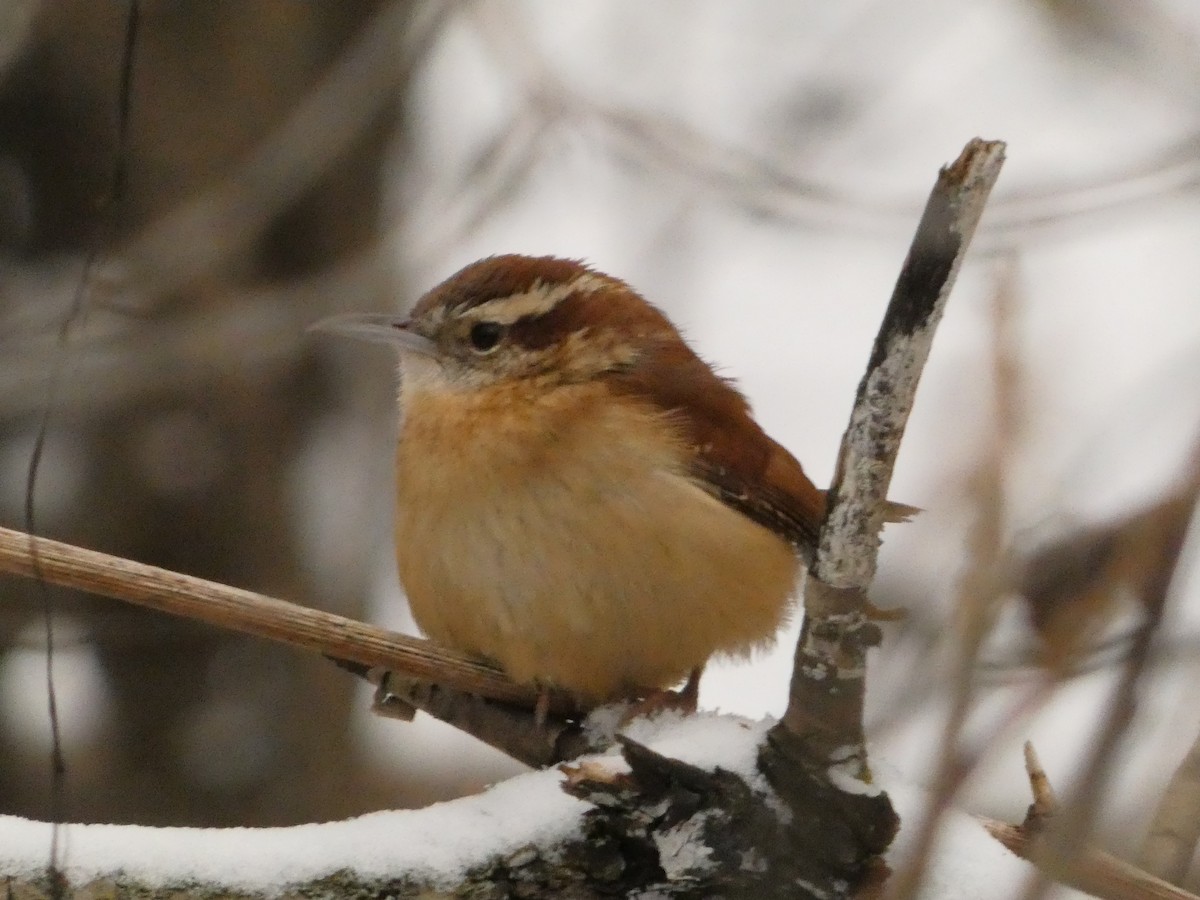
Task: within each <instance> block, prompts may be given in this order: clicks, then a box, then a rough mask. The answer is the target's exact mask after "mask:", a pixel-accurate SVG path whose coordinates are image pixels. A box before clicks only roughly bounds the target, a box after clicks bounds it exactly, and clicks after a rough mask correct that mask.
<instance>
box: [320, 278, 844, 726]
mask: <svg viewBox="0 0 1200 900" xmlns="http://www.w3.org/2000/svg"><path fill="white" fill-rule="evenodd" d="M326 324H327V325H328V327H329V328H330V329H331V330H337V331H341V332H345V333H350V334H355V335H358V336H360V337H367V338H371V339H376V340H384V341H386V342H388V343H390V344H392V345H393V346H395V347H396V348H397V349H398V350H399V351H400V390H399V398H400V409H401V423H400V430H399V441H398V445H397V448H396V479H397V493H398V501H399V502H398V506H397V515H396V554H397V561H398V564H399V573H400V580H401V582H402V584H403V587H404V590H405V593H406V594H407V596H408V600H409V603H410V604H411V606H412V613H413V617H414V619H415V620H416V622H417V624H418V625H419V626H420V627H421V629H422V630H423V631H424V632H425V634H426V635H428V637H430V638H431V639H432V640H434V641H435V642H437V643H439V644H442V645H444V646H446V647H450V648H454V649H457V650H461V651H465V652H468V653H472V654H477V655H479V656H482V657H485V658H487V659H490V660H493V661H494V662H496V663H497V664H499V665H500V666H501V668H503V669H504V671H505V672H506V673H507V674H508V675H509V676H510V677H511V678H512V679H513V680H515V681H517V682H522V683H532V684H536V685H538V686H541V687H543V688H549V687H554V688H559V689H563V690H566V691H568V692H570V693H571V694H573V695H574V696H575V697H576V698H577V699H578V700H579V701H580V702H581V703H584V704H591V705H594V704H598V703H603V702H607V701H611V700H614V699H618V698H626V697H631V696H635V695H638V694H639V692H644V691H645V690H647V689H651V690H654V689H658V690H660V691H661V690H663V689H665V688H667V687H669V686H671V685H674V684H677V683H679V682H680V681H681V680H683V679H684V678H685V677H687V678H688V685H687V687H686V688H685V689H684V692H683V693H682V695H681V696H683V697H685V698H686V699H687V701H688V702H689V703H690V705H691V707H692V708H694V705H695V697H696V689H697V684H698V679H699V673H700V671H701V670H702V669H703V666H704V664H705V662H706V661H707V660H708V659H709V658H710V657H711V656H713V655H714V654H724V655H732V656H743V655H746V654H748V653H750V652H751V651H753V650H754V649H756V648H759V647H762V646H764V645H767V644H769V643H770V642H771V641H772V640H773V638H774V636H775V634H776V632H777V631H778V629H779V628H780V626H781V624H782V623H783V622H784V621H785V619H786V618H787V616H788V613H789V609H790V607H791V601H792V597H793V595H794V593H795V589H796V584H797V580H798V576H799V573H800V567H801V561H802V560H805V559H807V558H808V557H809V556H810V554H811V552H812V549H813V547H814V544H815V541H816V538H817V532H818V529H819V527H820V524H821V520H822V517H823V515H824V512H825V494H824V492H823V491H821V490H819V489H818V488H817V487H816V486H815V485H814V484H813V483H812V482H811V481H810V480H809V479H808V476H806V475H805V474H804V470H803V469H802V468H801V466H800V463H798V462H797V461H796V459H795V458H794V457H793V456H792V455H791V454H790V453H789V452H788V451H787V450H785V449H784V448H783V447H782V446H780V445H779V444H778V443H776V442H775V441H774V440H772V439H771V438H770V437H768V436H767V434H766V433H765V432H764V431H763V430H762V429H761V428H760V427H759V425H758V423H757V422H755V420H754V418H753V417H752V415H751V411H750V407H749V405H748V404H747V402H746V399H745V397H743V396H742V394H741V393H740V392H739V391H738V390H737V388H735V387H734V385H733V384H732V383H731V382H730V381H728V380H727V379H725V378H722V377H720V376H718V375H717V374H716V373H715V372H714V371H713V369H712V368H711V367H710V366H709V365H708V363H706V362H705V361H704V360H702V359H701V358H700V357H699V356H697V355H696V353H695V352H694V351H693V350H692V349H691V347H689V346H688V344H687V343H686V342H685V341H684V339H683V338H682V337H681V336H680V334H679V332H678V331H677V330H676V328H675V327H674V326H673V325H672V324H671V322H670V321H669V320H668V319H667V317H666V316H665V315H664V314H663V313H662V312H661V311H660V310H659V309H658V308H656V307H655V306H653V305H652V304H650V303H649V302H647V301H646V300H645V299H643V298H642V297H641V296H640V295H639V294H638V293H637V292H636V291H635V290H634V289H633V288H631V287H630V286H629V285H628V284H626V283H625V282H623V281H621V280H620V279H618V278H613V277H611V276H609V275H605V274H603V273H601V272H599V271H596V270H595V269H593V268H590V267H588V266H587V265H585V264H584V263H582V262H579V261H576V260H570V259H559V258H556V257H549V256H545V257H529V256H519V255H505V256H493V257H489V258H487V259H483V260H479V261H478V262H474V263H472V264H470V265H468V266H466V267H465V268H463V269H462V270H460V271H459V272H457V273H455V274H454V275H452V276H450V277H449V278H448V279H446V280H445V281H444V282H442V283H441V284H439V285H438V286H437V287H435V288H433V289H432V290H431V291H429V293H427V294H425V296H424V297H422V298H421V300H420V301H419V302H418V303H417V305H416V306H415V307H414V308H413V310H412V312H411V314H410V315H409V316H407V317H396V316H389V315H376V314H351V315H349V316H340V317H337V318H336V319H334V320H331V322H329V323H326Z"/></svg>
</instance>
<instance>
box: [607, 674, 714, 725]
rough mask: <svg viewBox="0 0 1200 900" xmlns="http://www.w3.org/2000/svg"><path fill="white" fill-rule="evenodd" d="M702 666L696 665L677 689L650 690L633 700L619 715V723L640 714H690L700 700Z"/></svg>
mask: <svg viewBox="0 0 1200 900" xmlns="http://www.w3.org/2000/svg"><path fill="white" fill-rule="evenodd" d="M703 672H704V666H697V667H696V668H695V669H692V671H691V674H690V675H688V680H687V681H686V682H685V683H684V685H683V687H681V688H680V689H679V690H677V691H672V690H669V689H667V688H661V689H659V690H655V691H651V692H650V693H649V694H646V695H645V696H643V697H642V698H641V699H639V700H636V701H634V702H633V703H632V704H631V705H630V707H629V709H627V710H626V711H625V714H624V715H623V716H622V717H621V724H622V725H628V724H629V723H630V722H632V721H633V720H634V719H637V718H640V717H641V716H652V715H656V714H657V713H661V712H678V713H682V714H683V715H685V716H690V715H692V714H693V713H695V711H696V707H697V705H698V703H699V700H700V676H701V675H702V674H703Z"/></svg>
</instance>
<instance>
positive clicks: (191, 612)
mask: <svg viewBox="0 0 1200 900" xmlns="http://www.w3.org/2000/svg"><path fill="white" fill-rule="evenodd" d="M35 540H36V541H37V564H36V566H35V563H34V559H33V554H32V553H31V552H30V548H31V542H32V541H35ZM0 572H9V573H11V574H14V575H23V576H25V577H27V578H38V577H41V578H44V579H45V580H46V581H48V582H50V583H51V584H57V585H60V586H62V587H70V588H78V589H79V590H83V591H88V592H90V593H93V594H99V595H101V596H103V597H112V598H114V599H117V600H124V601H126V602H129V603H135V604H137V605H138V606H145V607H148V608H150V609H156V610H159V611H160V612H166V613H171V614H172V615H177V616H184V617H185V618H189V619H195V620H197V621H200V622H205V623H207V624H209V625H215V626H217V627H219V628H228V629H232V630H234V631H240V632H243V633H245V634H252V635H255V636H257V637H263V638H267V639H269V640H273V641H280V642H282V643H285V644H291V645H292V646H295V647H302V648H304V649H306V650H316V651H317V652H319V653H322V654H324V655H325V656H330V657H333V658H334V659H338V660H347V661H350V662H354V663H358V664H360V665H363V666H366V667H372V666H381V667H383V668H386V669H390V670H393V671H396V672H403V673H404V674H406V675H410V676H412V677H413V678H419V679H423V680H427V681H436V682H438V683H439V684H443V685H447V686H449V687H453V688H457V689H458V690H461V691H464V692H466V693H470V694H474V695H477V696H479V697H486V698H490V699H493V700H498V701H501V702H504V703H509V704H513V705H515V706H525V707H527V708H529V709H532V708H533V707H534V704H535V703H536V702H537V693H536V692H535V691H534V690H533V689H532V688H530V687H527V686H523V685H518V684H514V683H513V682H512V681H510V680H509V679H508V678H506V677H505V676H504V674H503V673H502V672H500V671H499V670H497V669H494V668H492V667H491V666H489V665H487V664H485V663H482V662H480V661H479V660H477V659H473V658H471V657H469V656H466V655H465V654H462V653H455V652H454V651H452V650H446V649H444V648H442V647H438V646H436V645H435V644H432V643H430V642H429V641H425V640H421V639H420V638H414V637H409V636H408V635H403V634H397V633H396V632H392V631H387V630H386V629H383V628H378V627H376V626H373V625H367V624H364V623H362V622H356V621H355V620H353V619H347V618H345V617H344V616H339V615H335V614H333V613H328V612H324V611H322V610H317V609H309V608H307V607H304V606H297V605H296V604H294V603H288V602H286V601H284V600H277V599H275V598H274V597H267V596H265V595H263V594H256V593H254V592H252V591H244V590H240V589H239V588H234V587H228V586H226V585H223V584H217V583H216V582H212V581H206V580H204V579H202V578H194V577H192V576H190V575H182V574H180V573H178V572H170V571H168V570H166V569H160V568H158V567H156V566H147V565H143V564H142V563H136V562H133V561H131V560H127V559H121V558H119V557H116V556H109V555H108V554H105V553H98V552H96V551H95V550H85V549H83V548H82V547H74V546H71V545H70V544H64V543H60V542H59V541H52V540H48V539H46V538H34V537H31V536H30V535H28V534H25V533H24V532H20V531H13V530H11V529H8V528H0ZM550 709H551V711H556V712H560V713H564V714H569V713H572V712H574V711H575V707H574V704H573V703H572V701H571V700H570V698H568V697H566V696H563V695H560V694H555V695H553V696H552V697H551V701H550Z"/></svg>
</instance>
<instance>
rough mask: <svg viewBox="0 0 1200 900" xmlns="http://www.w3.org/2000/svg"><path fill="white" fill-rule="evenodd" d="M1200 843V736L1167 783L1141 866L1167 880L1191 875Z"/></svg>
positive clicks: (1156, 811) (1140, 857) (1142, 851)
mask: <svg viewBox="0 0 1200 900" xmlns="http://www.w3.org/2000/svg"><path fill="white" fill-rule="evenodd" d="M1198 841H1200V737H1198V738H1197V739H1196V742H1195V743H1194V744H1192V748H1191V749H1190V750H1189V751H1188V753H1187V756H1185V757H1184V758H1183V762H1181V763H1180V764H1179V768H1178V769H1176V770H1175V774H1174V775H1172V776H1171V780H1170V781H1168V782H1167V786H1166V788H1165V789H1164V790H1163V795H1162V799H1161V800H1160V801H1159V803H1158V808H1157V809H1156V810H1155V811H1154V819H1153V820H1152V821H1151V823H1150V829H1149V832H1148V833H1147V835H1146V840H1145V843H1143V844H1142V849H1141V852H1140V853H1139V854H1138V863H1139V864H1140V865H1141V866H1142V868H1144V869H1145V870H1146V871H1148V872H1152V873H1154V874H1155V875H1157V876H1158V877H1159V878H1165V879H1166V880H1167V881H1173V882H1176V883H1178V882H1181V881H1183V879H1184V878H1185V877H1186V876H1187V873H1188V869H1189V868H1190V866H1191V862H1192V858H1193V857H1194V856H1195V855H1196V844H1197V842H1198Z"/></svg>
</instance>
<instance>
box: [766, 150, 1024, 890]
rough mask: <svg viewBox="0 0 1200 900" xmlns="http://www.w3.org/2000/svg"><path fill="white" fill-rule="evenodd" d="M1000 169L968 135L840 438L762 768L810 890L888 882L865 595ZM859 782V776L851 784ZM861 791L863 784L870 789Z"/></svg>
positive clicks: (924, 221)
mask: <svg viewBox="0 0 1200 900" xmlns="http://www.w3.org/2000/svg"><path fill="white" fill-rule="evenodd" d="M1003 162H1004V144H1003V143H1002V142H999V141H982V140H978V139H976V140H973V141H971V142H970V143H969V144H967V146H966V148H964V150H963V152H962V154H961V155H960V156H959V158H958V159H957V160H956V161H955V162H954V163H953V164H952V165H950V166H948V167H946V168H944V169H942V171H941V173H940V174H939V176H938V180H937V183H936V184H935V185H934V188H933V192H932V193H931V194H930V197H929V202H928V204H927V205H926V207H925V213H924V215H923V216H922V217H921V222H920V224H919V225H918V227H917V233H916V235H915V237H914V238H913V242H912V246H911V248H910V249H909V252H908V257H907V258H906V259H905V261H904V266H903V268H902V269H901V271H900V277H899V279H898V280H897V282H896V288H895V291H894V292H893V294H892V299H891V303H890V304H889V306H888V309H887V313H886V314H885V316H884V320H883V324H882V326H881V327H880V331H879V335H878V337H877V338H876V340H875V347H874V349H873V350H872V352H871V359H870V362H869V363H868V366H867V372H866V375H865V376H864V377H863V380H862V383H861V384H860V385H859V388H858V395H857V397H856V398H855V402H854V408H853V411H852V413H851V416H850V425H849V427H848V428H847V429H846V434H845V436H844V437H843V439H842V447H841V452H840V454H839V457H838V465H837V471H836V473H835V475H834V481H833V486H832V487H831V488H830V490H829V506H828V509H827V511H826V516H825V522H824V523H823V525H822V527H821V535H820V541H819V543H818V547H817V550H816V552H815V554H814V558H813V560H812V561H811V565H810V567H809V577H808V582H807V584H806V586H805V590H804V626H803V628H802V629H801V632H800V640H799V642H798V643H797V646H796V658H795V667H794V670H793V672H792V682H791V691H790V695H789V698H788V708H787V712H786V713H785V714H784V717H783V720H782V721H781V722H780V723H779V724H778V725H776V726H775V727H774V728H773V729H771V731H770V732H769V734H768V739H767V742H766V744H765V745H764V746H763V748H762V752H761V754H760V758H759V766H760V768H761V769H762V771H763V773H764V774H765V775H766V777H767V779H768V781H769V782H770V783H771V785H772V787H773V788H774V789H775V790H776V792H777V793H778V794H779V796H780V797H781V798H782V799H783V801H784V802H785V803H786V804H787V806H788V807H789V809H790V810H791V812H792V814H793V817H792V821H791V823H790V824H789V825H788V826H787V828H786V829H785V830H786V831H787V832H788V840H789V843H790V844H791V845H792V846H799V847H805V848H806V852H805V858H804V860H803V861H802V865H801V866H800V868H801V870H802V872H801V877H802V880H803V881H804V882H805V883H806V885H808V886H810V888H811V893H812V894H814V895H816V896H843V895H845V894H846V893H847V892H846V886H847V885H850V886H851V888H852V889H853V890H857V888H858V887H859V886H862V885H863V884H865V883H866V882H869V881H875V882H877V881H878V880H879V879H882V878H883V877H885V876H886V868H884V867H883V866H882V865H881V864H880V863H879V859H880V855H881V854H882V853H883V851H884V850H886V849H887V847H888V845H889V844H890V843H891V841H892V838H893V837H894V835H895V833H896V828H897V827H898V821H897V819H896V814H895V811H894V810H893V809H892V806H891V802H890V801H889V799H888V797H887V795H886V794H883V793H881V792H875V791H872V790H870V789H869V788H865V786H863V785H853V786H851V785H848V784H847V781H846V779H847V778H849V779H851V780H853V779H859V780H861V781H869V773H868V771H867V766H866V750H865V746H864V736H863V723H862V713H863V699H864V696H865V691H866V662H867V650H868V648H870V647H872V646H874V645H875V644H877V643H878V642H879V629H878V626H876V625H875V623H874V622H871V621H870V617H869V613H868V611H869V610H870V604H869V603H868V602H867V589H868V588H869V586H870V583H871V580H872V578H873V577H874V575H875V565H876V559H877V557H878V553H879V531H880V529H881V528H882V526H883V523H884V521H885V519H886V518H888V517H889V515H890V517H891V518H893V519H894V518H896V512H897V511H898V510H897V509H896V508H895V507H890V506H889V504H888V502H887V491H888V485H889V484H890V482H891V479H892V467H893V465H894V464H895V461H896V455H897V453H898V452H899V450H900V440H901V438H902V437H903V435H904V427H905V425H906V424H907V422H908V416H909V412H910V411H911V409H912V404H913V400H914V397H915V395H916V390H917V382H918V381H919V380H920V377H921V370H922V369H923V368H924V365H925V360H926V359H927V358H928V356H929V349H930V346H931V344H932V342H933V333H934V329H935V328H936V327H937V324H938V321H939V320H940V319H941V316H942V310H943V309H944V308H945V305H946V300H947V298H948V297H949V294H950V289H951V287H952V286H953V284H954V278H955V275H956V274H957V273H958V268H959V266H960V265H961V264H962V258H963V255H964V254H965V253H966V249H967V245H968V244H969V243H970V240H971V235H972V234H973V233H974V231H975V226H976V225H977V224H978V222H979V218H980V216H981V215H982V213H983V207H984V204H985V202H986V201H987V197H988V194H989V193H990V191H991V189H992V185H994V184H995V182H996V179H997V177H998V176H999V174H1000V167H1001V165H1002V164H1003ZM851 784H853V782H851ZM864 788H865V789H864Z"/></svg>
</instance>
